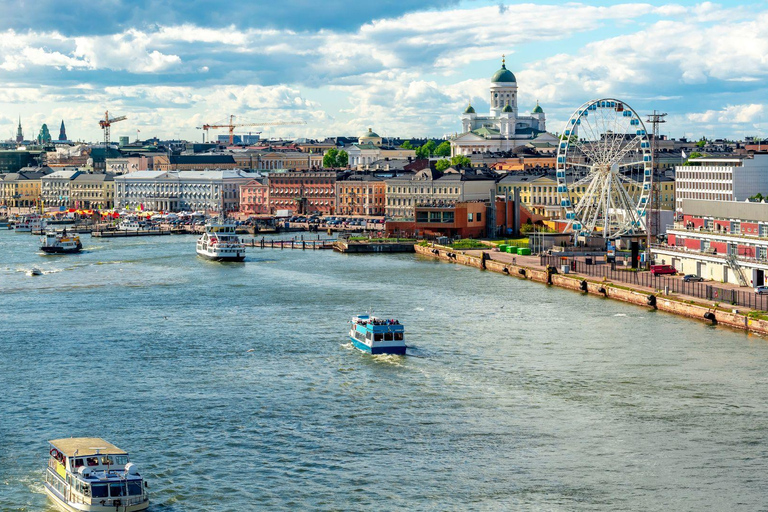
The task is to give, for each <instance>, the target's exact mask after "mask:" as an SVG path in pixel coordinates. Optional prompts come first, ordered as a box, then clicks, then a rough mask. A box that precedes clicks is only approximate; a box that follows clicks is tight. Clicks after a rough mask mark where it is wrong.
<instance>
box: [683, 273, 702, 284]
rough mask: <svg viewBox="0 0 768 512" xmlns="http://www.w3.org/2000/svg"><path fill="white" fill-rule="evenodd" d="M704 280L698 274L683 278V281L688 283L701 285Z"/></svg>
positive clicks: (687, 275)
mask: <svg viewBox="0 0 768 512" xmlns="http://www.w3.org/2000/svg"><path fill="white" fill-rule="evenodd" d="M703 280H704V278H703V277H700V276H697V275H696V274H686V275H684V276H683V281H685V282H686V283H699V282H701V281H703Z"/></svg>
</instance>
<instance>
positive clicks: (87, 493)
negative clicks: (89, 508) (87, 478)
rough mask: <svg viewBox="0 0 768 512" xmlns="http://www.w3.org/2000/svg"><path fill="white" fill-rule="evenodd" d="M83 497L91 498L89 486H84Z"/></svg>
mask: <svg viewBox="0 0 768 512" xmlns="http://www.w3.org/2000/svg"><path fill="white" fill-rule="evenodd" d="M81 492H82V493H83V496H90V495H91V489H90V487H88V484H85V483H84V484H83V487H82V491H81Z"/></svg>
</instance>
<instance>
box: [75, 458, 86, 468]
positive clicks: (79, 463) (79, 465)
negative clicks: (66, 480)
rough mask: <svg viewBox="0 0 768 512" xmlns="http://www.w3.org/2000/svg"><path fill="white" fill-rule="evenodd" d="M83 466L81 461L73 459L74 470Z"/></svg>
mask: <svg viewBox="0 0 768 512" xmlns="http://www.w3.org/2000/svg"><path fill="white" fill-rule="evenodd" d="M83 464H84V462H83V459H75V467H76V468H79V467H82V465H83Z"/></svg>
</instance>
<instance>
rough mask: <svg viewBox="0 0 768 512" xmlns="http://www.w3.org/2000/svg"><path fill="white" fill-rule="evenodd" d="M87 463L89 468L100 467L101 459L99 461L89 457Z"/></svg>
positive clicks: (96, 458)
mask: <svg viewBox="0 0 768 512" xmlns="http://www.w3.org/2000/svg"><path fill="white" fill-rule="evenodd" d="M85 462H86V463H87V464H88V465H89V466H98V465H99V459H98V457H88V458H87V459H85Z"/></svg>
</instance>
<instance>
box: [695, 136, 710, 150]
mask: <svg viewBox="0 0 768 512" xmlns="http://www.w3.org/2000/svg"><path fill="white" fill-rule="evenodd" d="M706 145H707V138H706V137H702V138H701V140H699V142H697V143H696V147H699V148H703V147H704V146H706Z"/></svg>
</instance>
